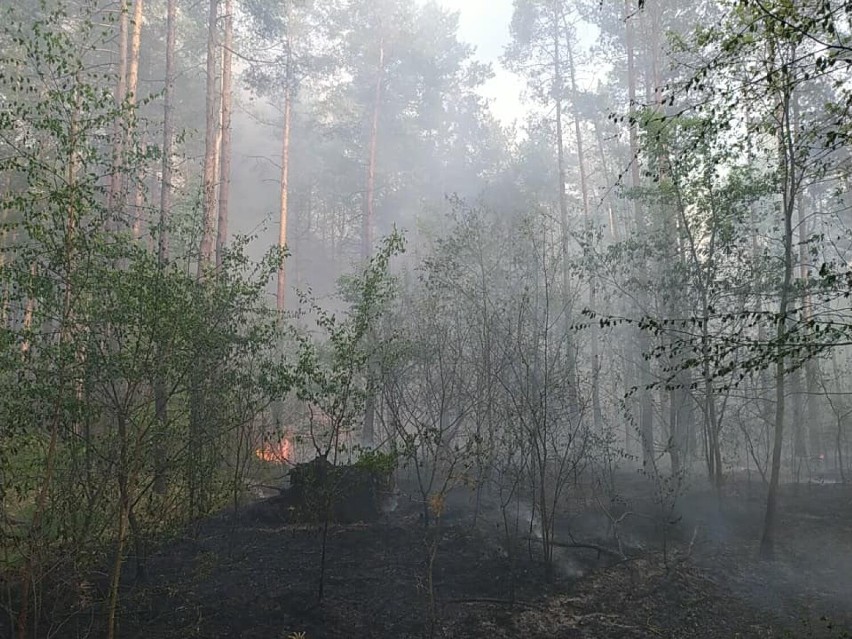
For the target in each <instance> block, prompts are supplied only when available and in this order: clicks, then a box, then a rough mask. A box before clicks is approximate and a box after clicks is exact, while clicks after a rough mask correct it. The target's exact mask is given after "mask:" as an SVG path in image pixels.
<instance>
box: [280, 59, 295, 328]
mask: <svg viewBox="0 0 852 639" xmlns="http://www.w3.org/2000/svg"><path fill="white" fill-rule="evenodd" d="M288 57H289V56H288ZM287 64H288V67H289V65H290V63H289V61H288V63H287ZM292 103H293V94H292V88H291V82H290V70H289V68H288V70H287V81H286V86H285V88H284V135H283V138H282V144H281V209H280V216H279V220H280V226H279V230H278V247H279V248H280V249H281V250H282V251H284V250H286V248H287V214H288V209H289V199H290V122H291V119H292V109H293V104H292ZM286 300H287V270H286V265H285V263H284V262H283V261H282V262H281V264H280V265H279V267H278V291H277V294H276V302H277V307H278V312H279V313H282V312H283V311H284V309H285V307H286Z"/></svg>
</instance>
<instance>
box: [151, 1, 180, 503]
mask: <svg viewBox="0 0 852 639" xmlns="http://www.w3.org/2000/svg"><path fill="white" fill-rule="evenodd" d="M176 36H177V0H168V5H167V8H166V82H165V89H164V92H163V161H162V184H161V186H160V220H159V223H158V229H157V265H158V267H159V269H160V271H163V270H164V269H165V268H166V265H167V264H168V261H169V230H168V227H169V220H170V218H171V209H172V153H173V151H172V145H173V142H174V131H173V128H174V125H173V123H172V119H173V114H172V100H173V93H174V85H175V40H176ZM154 412H155V417H156V420H157V433H156V435H155V439H154V450H155V455H156V459H157V461H156V465H155V469H154V486H153V488H154V492H156V493H157V494H159V495H163V494H165V492H166V462H165V457H166V454H165V450H164V445H163V440H164V438H165V432H166V424H167V422H168V396H167V391H166V382H165V380H164V379H162V376H160V375H158V377H157V379H156V380H155V381H154Z"/></svg>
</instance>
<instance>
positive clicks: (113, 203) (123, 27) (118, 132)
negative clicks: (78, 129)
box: [107, 0, 130, 228]
mask: <svg viewBox="0 0 852 639" xmlns="http://www.w3.org/2000/svg"><path fill="white" fill-rule="evenodd" d="M129 2H130V0H120V1H119V3H118V7H119V17H118V69H117V72H116V75H117V81H116V85H115V103H116V105H117V106H121V105H123V104H124V101H125V99H126V98H127V52H128V48H127V43H128V38H129V36H128V30H129V9H130V8H129V4H128V3H129ZM123 156H124V130H123V128H122V118H117V119H116V121H115V125H114V127H113V150H112V172H111V174H110V183H109V191H108V195H107V205H108V208H109V214H110V220H109V222H108V225H109V226H111V227H114V228H117V220H116V219H115V216H116V214H117V210H118V209H120V208H121V206H122V204H123V203H122V202H121V199H122V191H123V189H124V180H123V179H122V175H121V163H122V161H123Z"/></svg>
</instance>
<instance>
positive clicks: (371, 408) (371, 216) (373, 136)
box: [361, 35, 385, 447]
mask: <svg viewBox="0 0 852 639" xmlns="http://www.w3.org/2000/svg"><path fill="white" fill-rule="evenodd" d="M384 74H385V41H384V35H381V36H380V37H379V60H378V65H377V67H376V88H375V93H374V97H373V120H372V124H371V126H370V160H369V164H368V166H367V193H366V198H365V199H364V228H363V230H362V236H361V242H362V244H361V257H362V258H363V259H364V260H369V259H370V257H371V256H372V254H373V232H374V228H375V211H374V208H373V206H374V200H375V190H376V157H377V151H378V137H379V113H380V108H381V103H382V85H383V83H384ZM374 374H375V373H374V365H373V364H372V363H370V364H368V365H367V398H366V400H365V402H364V430H363V432H362V435H361V439H362V442H363V444H364V445H365V446H368V447H369V446H372V444H373V441H374V438H375V421H376V393H375V388H373V377H374Z"/></svg>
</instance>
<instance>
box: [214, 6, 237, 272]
mask: <svg viewBox="0 0 852 639" xmlns="http://www.w3.org/2000/svg"><path fill="white" fill-rule="evenodd" d="M233 13H234V0H225V16H224V18H225V29H224V33H225V34H224V38H223V45H222V114H221V117H222V124H221V127H222V133H221V143H220V147H219V202H218V204H219V222H218V226H217V228H216V267H217V268H221V267H222V260H223V258H224V253H225V246H226V245H227V243H228V203H229V199H230V194H231V104H232V100H233V88H232V86H231V85H232V75H231V65H232V53H231V52H232V50H233V47H234V15H233Z"/></svg>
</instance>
